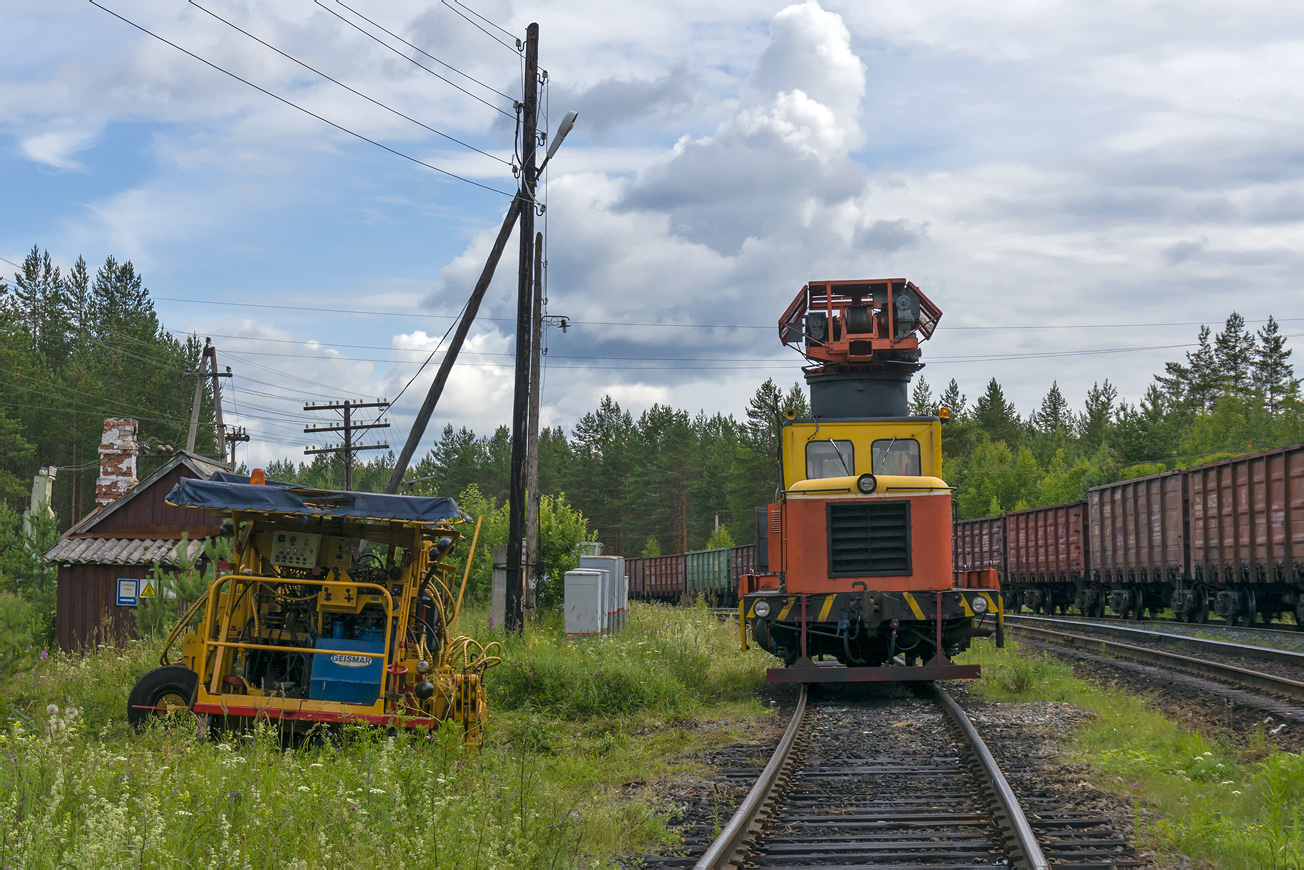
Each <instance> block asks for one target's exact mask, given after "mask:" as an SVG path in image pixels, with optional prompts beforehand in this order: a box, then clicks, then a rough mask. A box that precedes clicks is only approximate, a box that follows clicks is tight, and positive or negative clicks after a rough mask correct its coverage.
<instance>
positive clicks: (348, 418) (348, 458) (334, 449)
mask: <svg viewBox="0 0 1304 870" xmlns="http://www.w3.org/2000/svg"><path fill="white" fill-rule="evenodd" d="M388 407H389V402H351V401H349V400H348V399H345V400H344V401H343V402H331V403H330V404H326V405H318V404H317V403H316V402H313V403H312V404H309V405H304V406H303V409H304V410H305V411H341V412H343V413H342V416H343V418H344V422H343V425H340V426H315V427H313V426H305V427H304V429H303V431H304V432H307V433H310V434H311V433H313V432H343V433H344V442H343V443H342V444H336V445H327V446H326V447H305V448H304V449H303V452H304V453H305V454H307V455H309V456H314V455H316V454H318V453H343V454H344V488H345V489H347V490H350V491H351V490H352V489H353V454H354V452H355V451H358V450H388V449H389V445H388V444H354V443H353V433H354V432H363V431H366V430H367V429H388V428H389V424H388V423H355V422H354V421H353V412H354V411H356V410H358V409H359V408H388Z"/></svg>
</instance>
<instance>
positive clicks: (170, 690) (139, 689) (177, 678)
mask: <svg viewBox="0 0 1304 870" xmlns="http://www.w3.org/2000/svg"><path fill="white" fill-rule="evenodd" d="M198 685H199V674H197V673H195V672H194V671H192V670H190V668H187V667H184V666H182V665H164V666H163V667H160V668H155V669H154V670H152V671H149V672H148V673H146V674H145V676H143V677H141V678H140V679H139V680H137V681H136V685H135V686H134V687H132V690H131V694H130V695H128V696H127V722H128V724H130V725H131V726H132V727H133V728H135V729H136V730H137V731H140V730H142V729H144V727H145V726H146V725H148V724H149V722H150V720H151V719H153V718H154V717H156V716H161V715H163V714H161V713H160V712H158V711H157V710H153V709H150V708H152V707H158V706H160V702H165V701H166V700H167V699H169V698H172V699H176V700H180V699H184V700H185V707H186V708H189V707H190V706H191V705H192V704H194V703H195V689H196V688H197V687H198ZM173 706H180V705H173ZM142 708H144V709H142Z"/></svg>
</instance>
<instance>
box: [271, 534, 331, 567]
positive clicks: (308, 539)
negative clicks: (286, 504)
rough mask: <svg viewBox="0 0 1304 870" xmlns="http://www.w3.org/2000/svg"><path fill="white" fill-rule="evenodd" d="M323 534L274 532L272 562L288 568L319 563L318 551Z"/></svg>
mask: <svg viewBox="0 0 1304 870" xmlns="http://www.w3.org/2000/svg"><path fill="white" fill-rule="evenodd" d="M320 547H321V535H312V534H304V533H302V532H284V531H278V532H274V533H273V535H272V547H271V550H272V552H271V559H270V561H271V563H272V564H273V565H277V566H281V567H286V568H313V567H315V566H316V565H317V551H318V550H319V549H320Z"/></svg>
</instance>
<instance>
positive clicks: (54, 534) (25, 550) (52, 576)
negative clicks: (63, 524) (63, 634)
mask: <svg viewBox="0 0 1304 870" xmlns="http://www.w3.org/2000/svg"><path fill="white" fill-rule="evenodd" d="M30 523H31V525H30V528H24V526H23V515H22V514H20V513H18V512H17V511H15V510H13V509H12V508H11V507H9V506H8V505H7V504H3V503H0V590H3V591H5V592H10V593H13V594H15V595H18V596H21V597H22V598H23V600H24V601H26V602H27V603H28V604H30V605H31V607H32V614H33V618H34V620H35V626H36V634H37V639H38V640H39V642H40V643H42V644H51V643H53V642H54V607H55V595H56V581H57V580H58V577H59V566H57V565H54V564H51V563H49V562H44V561H42V556H44V555H45V553H46V551H48V550H49V549H50V548H51V547H53V546H54V545H55V543H56V542H57V541H58V540H59V526H58V523H57V521H56V520H55V518H54V517H52V516H46V515H42V514H37V515H36V516H34V517H32V518H31V520H30Z"/></svg>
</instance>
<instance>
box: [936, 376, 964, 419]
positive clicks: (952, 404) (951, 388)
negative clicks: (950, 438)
mask: <svg viewBox="0 0 1304 870" xmlns="http://www.w3.org/2000/svg"><path fill="white" fill-rule="evenodd" d="M967 401H968V397H967V396H965V394H964V393H962V392H960V385H959V384H957V383H956V382H955V378H951V382H950V383H949V384H947V385H946V390H945V391H943V393H942V396H941V398H940V399H938V405H939V406H940V407H942V408H947V409H949V410H950V412H951V419H952V420H959V419H960V418H962V417H963V416H964V410H965V403H966V402H967Z"/></svg>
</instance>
